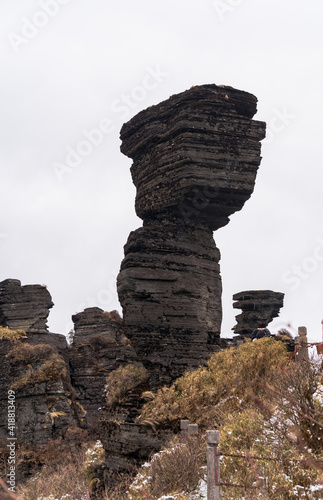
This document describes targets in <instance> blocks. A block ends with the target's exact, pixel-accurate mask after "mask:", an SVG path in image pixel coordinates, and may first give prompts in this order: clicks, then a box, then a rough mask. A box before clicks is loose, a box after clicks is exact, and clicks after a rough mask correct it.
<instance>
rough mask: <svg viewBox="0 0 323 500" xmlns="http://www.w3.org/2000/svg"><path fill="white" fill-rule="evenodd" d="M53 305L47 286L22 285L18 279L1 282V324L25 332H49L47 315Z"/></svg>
mask: <svg viewBox="0 0 323 500" xmlns="http://www.w3.org/2000/svg"><path fill="white" fill-rule="evenodd" d="M53 305H54V304H53V302H52V298H51V295H50V293H49V291H48V290H47V288H46V287H45V286H41V285H25V286H21V282H20V281H19V280H16V279H6V280H4V281H2V282H1V283H0V325H1V326H8V327H9V328H11V329H13V330H19V329H21V330H24V331H25V332H37V333H43V332H47V331H48V327H47V317H48V315H49V309H50V308H51V307H53Z"/></svg>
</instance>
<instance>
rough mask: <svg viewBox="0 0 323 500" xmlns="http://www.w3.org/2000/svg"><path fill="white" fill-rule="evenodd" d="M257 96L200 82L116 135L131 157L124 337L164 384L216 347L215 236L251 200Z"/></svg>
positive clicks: (121, 283) (121, 289)
mask: <svg viewBox="0 0 323 500" xmlns="http://www.w3.org/2000/svg"><path fill="white" fill-rule="evenodd" d="M256 103H257V99H256V97H254V96H253V95H251V94H248V93H247V92H242V91H239V90H235V89H233V88H231V87H219V86H216V85H202V86H200V87H192V88H191V89H190V90H188V91H186V92H183V93H181V94H178V95H174V96H172V97H170V98H169V99H168V100H167V101H164V102H162V103H160V104H158V105H157V106H151V107H150V108H148V109H146V110H145V111H142V112H140V113H139V114H138V115H136V116H135V117H134V118H132V119H131V120H130V121H129V122H128V123H126V124H125V125H124V126H123V127H122V129H121V140H122V146H121V151H122V152H123V153H124V154H125V155H127V156H129V157H130V158H132V159H133V164H132V167H131V174H132V179H133V182H134V184H135V186H136V188H137V196H136V202H135V208H136V213H137V215H138V216H139V217H141V218H142V219H143V223H144V224H143V227H142V228H140V229H137V230H136V231H134V232H133V233H131V234H130V237H129V240H128V242H127V244H126V246H125V258H124V260H123V262H122V264H121V270H120V274H119V276H118V294H119V300H120V303H121V305H122V307H123V317H124V328H125V334H126V335H127V336H129V337H130V339H131V342H132V344H133V346H134V348H135V350H136V352H137V354H138V357H139V359H140V360H141V361H142V362H143V364H144V365H145V367H146V368H147V369H148V370H149V371H150V373H151V379H150V380H151V386H152V387H158V386H160V385H162V384H163V383H170V382H171V381H172V380H173V379H174V378H176V377H178V376H179V375H181V374H182V373H183V372H184V371H185V370H186V369H189V368H193V367H196V366H198V365H200V364H201V363H203V362H204V361H205V360H206V359H207V358H208V356H209V354H210V352H212V351H214V350H216V349H217V348H218V346H219V344H220V327H221V320H222V310H221V291H222V288H221V278H220V269H219V259H220V253H219V250H218V249H217V248H216V245H215V243H214V240H213V236H212V231H214V230H216V229H218V228H220V227H222V226H224V225H225V224H227V223H228V221H229V216H230V215H232V214H233V213H234V212H236V211H237V210H241V208H242V207H243V205H244V203H245V201H246V200H247V199H248V198H249V197H250V195H251V193H252V191H253V188H254V183H255V178H256V174H257V170H258V166H259V164H260V160H261V158H260V140H261V139H263V138H264V136H265V124H264V123H262V122H258V121H254V120H252V117H253V115H254V114H255V112H256Z"/></svg>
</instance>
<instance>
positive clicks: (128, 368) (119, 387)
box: [105, 363, 148, 407]
mask: <svg viewBox="0 0 323 500" xmlns="http://www.w3.org/2000/svg"><path fill="white" fill-rule="evenodd" d="M147 380H148V372H147V370H146V369H145V368H144V367H143V366H141V365H135V364H132V363H131V364H128V365H125V366H120V367H119V368H117V369H116V370H114V371H113V372H111V373H110V375H109V376H108V377H107V379H106V382H107V383H106V386H105V390H106V404H107V405H108V406H110V407H113V406H116V405H117V404H121V403H122V402H123V401H124V400H125V399H126V395H127V394H128V393H129V392H130V391H132V390H134V389H135V388H136V387H138V386H140V385H142V384H143V383H144V382H146V381H147Z"/></svg>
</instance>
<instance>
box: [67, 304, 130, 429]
mask: <svg viewBox="0 0 323 500" xmlns="http://www.w3.org/2000/svg"><path fill="white" fill-rule="evenodd" d="M72 319H73V322H74V331H75V332H74V336H73V342H72V344H71V346H70V349H69V360H70V367H71V380H72V385H73V387H74V389H75V391H76V397H77V400H78V402H79V403H80V404H81V405H82V407H83V408H84V409H85V410H86V412H87V413H86V417H85V423H86V424H87V425H88V426H91V427H92V428H93V427H94V428H96V427H97V425H98V409H99V408H100V407H101V406H102V397H103V391H104V387H105V383H106V377H107V376H108V375H109V373H110V372H111V371H112V370H115V369H116V368H118V367H119V366H121V365H124V364H126V363H129V362H131V361H135V360H136V359H137V355H136V353H135V351H134V349H133V347H132V346H131V343H130V341H129V339H128V338H127V337H125V335H124V334H123V331H122V325H121V323H122V320H121V318H120V316H119V314H118V313H117V311H112V312H110V313H108V312H105V311H103V310H102V309H100V308H98V307H91V308H88V309H85V310H84V311H83V312H80V313H78V314H75V315H74V316H72Z"/></svg>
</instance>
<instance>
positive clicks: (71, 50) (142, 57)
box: [0, 0, 323, 341]
mask: <svg viewBox="0 0 323 500" xmlns="http://www.w3.org/2000/svg"><path fill="white" fill-rule="evenodd" d="M0 19H1V46H0V57H1V80H0V100H1V103H0V106H1V125H0V127H1V130H0V141H1V196H0V213H1V218H0V259H1V260H0V280H3V279H6V278H16V279H19V280H21V282H22V284H24V285H25V284H34V283H40V284H45V285H47V287H48V290H49V291H50V293H51V295H52V297H53V301H54V303H55V306H54V308H53V309H52V311H51V313H50V316H49V326H50V330H51V331H54V332H60V333H67V331H68V330H69V329H70V327H71V325H72V324H71V315H72V314H74V313H76V312H78V311H81V310H83V309H84V308H85V307H90V306H95V305H96V306H99V307H101V308H103V309H105V310H112V309H118V310H119V311H120V310H121V309H120V305H119V303H118V298H117V294H116V288H115V279H116V276H117V274H118V270H119V267H120V262H121V260H122V258H123V245H124V244H125V243H126V241H127V238H128V234H129V232H130V231H132V230H134V229H136V228H138V227H140V226H141V220H140V219H138V218H137V217H136V215H135V212H134V197H135V189H134V186H133V185H132V181H131V176H130V170H129V168H130V165H131V160H130V159H128V158H126V157H125V156H123V155H122V154H121V152H120V151H119V147H120V140H119V131H120V128H121V126H122V123H123V122H125V121H128V120H129V119H130V118H131V117H132V116H134V115H135V114H136V113H137V112H139V111H140V110H142V109H145V108H146V107H148V106H150V105H152V104H157V103H159V102H160V101H162V100H165V99H167V98H168V97H169V96H170V95H172V94H175V93H178V92H182V91H184V90H186V89H188V88H190V87H191V86H192V85H200V84H204V83H216V84H225V85H230V86H232V87H235V88H238V89H241V90H246V91H248V92H251V93H253V94H255V95H256V96H257V97H258V100H259V103H258V113H257V115H256V116H255V119H258V120H263V121H265V122H267V127H268V139H267V140H266V141H264V144H263V147H262V156H263V160H262V163H261V165H260V168H259V173H258V177H257V181H256V187H255V191H254V194H253V195H252V197H251V199H250V200H249V201H248V202H247V203H246V205H245V207H244V208H243V210H242V211H241V212H239V213H236V214H234V215H233V216H232V217H231V221H230V223H229V224H228V225H227V226H226V227H224V228H222V229H221V230H219V231H217V232H216V233H214V238H215V241H216V244H217V246H218V247H219V249H220V251H221V254H222V259H221V274H222V281H223V310H224V319H223V328H222V336H224V337H229V336H231V328H232V327H233V325H234V324H235V318H234V317H235V315H236V314H238V313H239V312H240V311H235V310H233V308H232V295H233V294H234V293H236V292H239V291H242V290H249V289H250V290H253V289H254V290H257V289H271V290H274V291H282V292H284V293H285V294H286V295H285V307H284V308H283V309H282V311H281V316H280V318H279V319H277V320H275V321H274V322H273V323H272V324H271V325H270V329H271V330H272V331H276V330H277V329H278V328H279V327H283V326H285V327H286V325H287V324H288V323H290V324H291V325H292V331H293V333H294V334H295V333H296V329H297V326H301V325H305V326H307V328H308V331H309V338H310V340H312V341H319V340H321V338H322V328H321V319H322V318H323V292H322V277H323V229H322V204H323V201H322V180H323V174H322V161H321V157H322V147H323V146H322V132H323V115H322V109H323V99H322V79H323V71H322V61H323V57H322V55H323V54H322V41H323V27H322V19H323V3H322V2H321V1H319V0H316V1H314V0H312V1H311V0H307V1H304V0H293V1H292V0H163V1H161V0H160V1H156V0H136V1H133V0H118V1H117V0H113V1H111V0H14V1H9V0H7V1H5V0H0ZM99 127H101V128H102V129H104V132H102V133H101V136H100V135H98V134H95V133H94V132H93V129H98V128H99ZM91 131H92V132H93V137H92V138H93V140H96V145H95V146H91V148H89V147H88V146H87V143H84V141H85V140H87V139H86V134H89V133H91ZM77 149H78V150H79V151H81V152H82V155H81V156H80V155H79V156H75V154H74V153H71V151H77ZM72 161H74V164H72V163H71V162H72ZM67 162H68V163H69V164H68V163H67ZM64 165H65V167H64ZM71 165H72V166H71Z"/></svg>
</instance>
